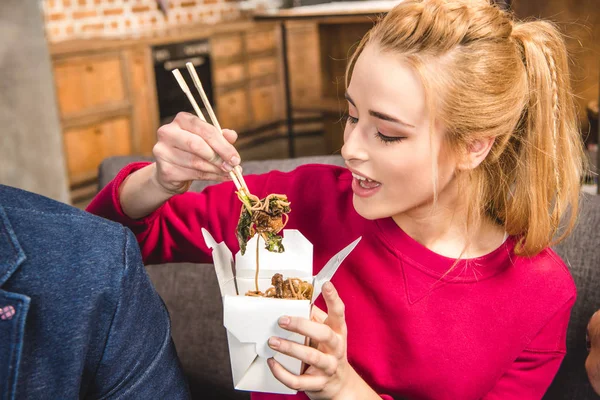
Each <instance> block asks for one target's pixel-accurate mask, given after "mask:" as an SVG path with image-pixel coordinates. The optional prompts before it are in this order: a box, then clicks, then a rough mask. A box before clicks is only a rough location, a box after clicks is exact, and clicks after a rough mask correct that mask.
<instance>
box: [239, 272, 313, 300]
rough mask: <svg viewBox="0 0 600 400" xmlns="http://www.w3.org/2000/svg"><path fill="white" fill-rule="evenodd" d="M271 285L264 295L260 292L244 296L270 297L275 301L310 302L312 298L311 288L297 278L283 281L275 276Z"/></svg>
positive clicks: (279, 276)
mask: <svg viewBox="0 0 600 400" xmlns="http://www.w3.org/2000/svg"><path fill="white" fill-rule="evenodd" d="M271 285H273V286H272V287H270V288H269V289H267V291H266V292H265V293H263V292H260V291H251V290H249V291H248V292H246V296H252V297H271V298H275V299H290V300H310V299H311V298H312V293H313V286H312V285H311V284H310V283H308V282H306V281H303V280H301V279H298V278H288V279H286V280H283V275H281V274H275V275H273V278H271Z"/></svg>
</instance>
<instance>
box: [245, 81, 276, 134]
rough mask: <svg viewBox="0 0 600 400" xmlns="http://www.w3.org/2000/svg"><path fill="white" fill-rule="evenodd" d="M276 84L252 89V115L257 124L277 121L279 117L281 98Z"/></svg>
mask: <svg viewBox="0 0 600 400" xmlns="http://www.w3.org/2000/svg"><path fill="white" fill-rule="evenodd" d="M277 89H278V86H277V85H275V84H271V85H266V86H261V87H256V88H253V89H252V93H251V97H252V115H253V116H254V123H255V124H257V125H261V124H268V123H271V122H275V121H276V120H278V119H279V118H278V117H279V112H278V110H279V106H280V104H281V101H280V98H279V96H278V95H277V94H278V93H277V92H278V90H277Z"/></svg>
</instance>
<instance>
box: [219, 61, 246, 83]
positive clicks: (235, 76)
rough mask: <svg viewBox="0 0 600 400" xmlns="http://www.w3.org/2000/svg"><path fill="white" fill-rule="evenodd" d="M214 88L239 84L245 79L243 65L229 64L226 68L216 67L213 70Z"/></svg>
mask: <svg viewBox="0 0 600 400" xmlns="http://www.w3.org/2000/svg"><path fill="white" fill-rule="evenodd" d="M213 70H214V74H215V75H214V78H213V81H214V82H215V85H216V86H228V85H232V84H235V83H239V82H241V81H243V80H244V79H246V70H245V68H244V64H240V63H237V64H231V65H227V66H217V67H214V68H213Z"/></svg>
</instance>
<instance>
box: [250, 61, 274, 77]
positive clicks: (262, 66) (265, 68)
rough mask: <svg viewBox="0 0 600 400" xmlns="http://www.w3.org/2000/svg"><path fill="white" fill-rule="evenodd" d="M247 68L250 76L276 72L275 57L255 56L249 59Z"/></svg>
mask: <svg viewBox="0 0 600 400" xmlns="http://www.w3.org/2000/svg"><path fill="white" fill-rule="evenodd" d="M248 70H249V71H250V78H252V79H253V78H260V77H264V76H268V75H276V74H277V72H278V71H277V59H276V58H275V57H266V58H256V59H253V60H250V63H249V66H248Z"/></svg>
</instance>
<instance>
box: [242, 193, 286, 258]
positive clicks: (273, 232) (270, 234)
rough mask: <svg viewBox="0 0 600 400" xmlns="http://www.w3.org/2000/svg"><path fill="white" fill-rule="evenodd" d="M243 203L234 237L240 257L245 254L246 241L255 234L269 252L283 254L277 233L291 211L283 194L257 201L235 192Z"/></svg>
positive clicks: (255, 197)
mask: <svg viewBox="0 0 600 400" xmlns="http://www.w3.org/2000/svg"><path fill="white" fill-rule="evenodd" d="M236 193H237V195H238V198H239V199H240V201H241V202H242V203H243V204H242V210H241V212H240V219H239V221H238V225H237V229H236V236H237V239H238V242H239V244H240V250H241V252H242V255H243V254H244V253H245V252H246V245H247V244H248V241H249V240H250V239H251V238H253V237H254V235H256V234H257V233H258V234H259V235H260V236H261V237H262V238H263V240H264V241H265V248H266V249H267V250H269V251H271V252H275V253H283V252H284V251H285V249H284V248H283V245H282V243H281V240H282V237H281V236H280V235H279V232H281V230H282V229H283V228H284V227H285V225H286V224H287V221H288V213H289V212H290V211H291V209H290V202H289V201H288V199H287V196H286V195H284V194H270V195H268V196H267V197H265V198H264V199H259V198H258V197H257V196H255V195H253V194H246V193H243V192H236Z"/></svg>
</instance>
